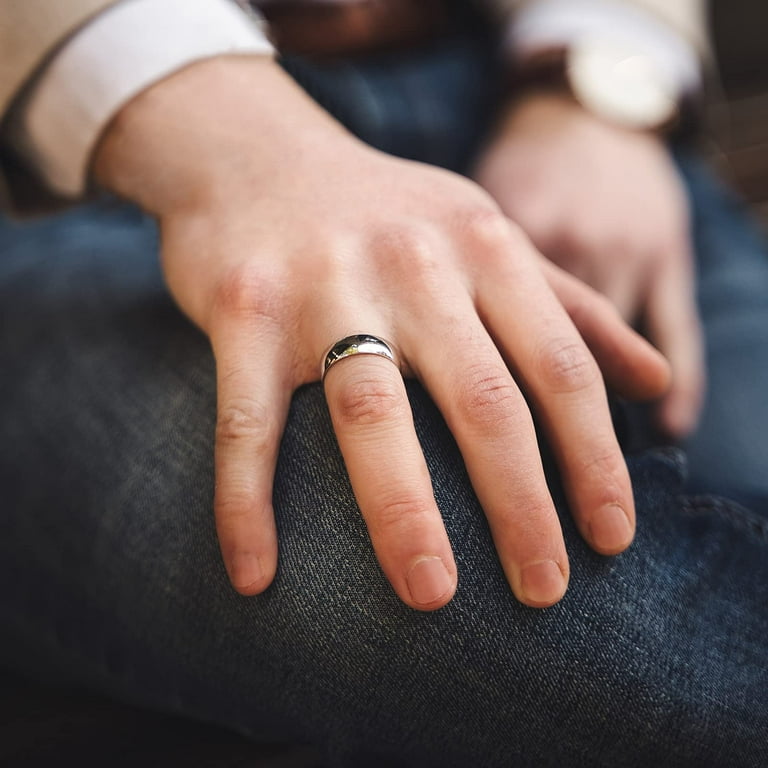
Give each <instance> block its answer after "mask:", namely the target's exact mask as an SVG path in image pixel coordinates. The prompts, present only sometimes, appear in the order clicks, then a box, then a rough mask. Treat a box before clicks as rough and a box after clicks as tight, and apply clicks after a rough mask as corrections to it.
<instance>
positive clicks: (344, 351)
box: [321, 333, 397, 379]
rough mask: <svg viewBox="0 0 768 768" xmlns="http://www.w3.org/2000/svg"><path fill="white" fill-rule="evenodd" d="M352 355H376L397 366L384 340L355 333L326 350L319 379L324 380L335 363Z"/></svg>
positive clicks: (390, 348) (390, 349)
mask: <svg viewBox="0 0 768 768" xmlns="http://www.w3.org/2000/svg"><path fill="white" fill-rule="evenodd" d="M352 355H378V356H379V357H386V358H387V360H389V361H390V362H392V363H394V364H395V365H397V359H396V358H395V353H394V352H393V351H392V347H391V346H390V345H389V344H388V343H387V342H386V341H384V339H380V338H379V337H378V336H373V335H372V334H370V333H356V334H354V335H353V336H345V337H344V338H343V339H341V340H340V341H337V342H336V343H335V344H334V345H333V346H332V347H331V348H330V349H329V350H328V352H327V353H326V355H325V357H324V358H323V366H322V367H323V370H322V372H321V379H325V376H326V374H327V373H328V371H329V370H330V369H331V368H332V367H333V366H334V365H336V363H338V362H339V361H341V360H344V358H346V357H352Z"/></svg>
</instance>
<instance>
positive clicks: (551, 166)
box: [475, 93, 704, 436]
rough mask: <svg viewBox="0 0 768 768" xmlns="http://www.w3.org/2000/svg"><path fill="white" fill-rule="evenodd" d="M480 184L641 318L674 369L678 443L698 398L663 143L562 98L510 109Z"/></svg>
mask: <svg viewBox="0 0 768 768" xmlns="http://www.w3.org/2000/svg"><path fill="white" fill-rule="evenodd" d="M475 178H476V179H477V181H478V182H479V183H480V184H481V185H482V186H483V187H484V188H485V189H486V190H488V191H489V192H490V193H491V195H492V196H493V197H494V198H495V199H496V201H497V202H498V204H499V205H500V207H501V209H502V210H503V211H504V213H506V214H507V215H508V216H509V217H510V218H511V219H513V220H514V221H515V222H517V223H518V224H520V226H521V227H522V229H523V230H524V231H525V232H526V234H527V235H528V236H529V237H530V238H531V239H532V241H533V243H534V245H536V247H537V248H539V249H540V250H541V251H542V252H543V253H544V255H545V256H547V257H548V258H550V259H551V260H552V261H553V262H555V263H556V264H559V265H560V266H561V267H563V268H564V269H566V270H567V271H569V272H570V273H572V274H574V275H576V276H577V277H579V278H581V279H582V280H584V281H585V282H587V283H588V284H589V285H591V286H592V287H593V288H595V289H597V290H598V291H600V292H601V293H603V294H604V295H605V296H607V297H608V298H609V299H610V300H611V301H612V302H613V303H614V304H615V305H616V307H617V308H618V309H619V311H620V312H621V314H622V316H623V317H624V318H625V319H627V320H628V321H630V322H634V321H641V322H642V323H643V325H644V327H645V329H646V331H647V333H648V335H649V337H650V339H651V340H652V341H653V342H654V343H655V344H656V345H657V346H658V348H659V349H660V350H661V352H662V353H663V354H664V355H665V356H666V357H667V359H668V360H669V362H670V365H671V367H672V384H671V387H670V389H669V392H668V393H667V394H666V396H665V397H664V399H663V400H662V401H661V403H660V409H659V423H660V426H661V427H662V428H663V429H665V430H666V431H667V432H669V433H670V434H671V435H672V436H684V435H685V434H686V433H688V432H689V431H691V430H692V429H693V427H694V426H695V424H696V420H697V418H698V414H699V411H700V408H701V403H702V399H703V390H704V365H703V352H702V338H701V337H702V334H701V328H700V322H699V316H698V311H697V308H696V302H695V295H694V278H693V268H692V258H691V243H690V235H689V223H688V208H687V201H686V197H685V194H684V191H683V189H682V185H681V182H680V180H679V177H678V175H677V173H676V172H675V169H674V168H673V166H672V163H671V161H670V159H669V155H668V154H667V152H666V150H665V148H664V146H663V145H662V143H661V142H660V141H659V140H658V139H657V138H656V137H654V136H651V135H647V134H643V133H638V132H634V131H629V130H626V129H623V128H619V127H616V126H613V125H609V124H608V123H605V122H603V121H601V120H599V119H598V118H597V117H594V116H592V115H591V114H589V113H588V112H586V111H585V110H583V109H582V108H581V107H580V106H579V105H578V104H577V103H576V102H574V101H573V100H572V99H570V97H568V96H566V95H564V94H563V95H560V94H554V93H539V94H531V95H529V96H527V97H525V98H524V99H522V100H521V101H519V102H517V103H516V104H514V105H512V106H511V107H510V109H509V111H508V112H507V114H506V115H505V116H504V118H503V119H502V121H501V124H500V128H499V131H498V133H497V135H496V137H495V139H494V140H493V141H492V142H491V144H490V145H489V147H488V149H487V151H486V152H485V153H484V155H483V156H482V158H481V160H480V163H479V165H478V167H477V171H476V174H475Z"/></svg>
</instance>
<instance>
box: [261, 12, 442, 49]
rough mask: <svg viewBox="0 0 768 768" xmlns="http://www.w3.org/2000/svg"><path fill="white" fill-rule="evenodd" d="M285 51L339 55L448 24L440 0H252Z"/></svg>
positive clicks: (414, 38)
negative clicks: (334, 0)
mask: <svg viewBox="0 0 768 768" xmlns="http://www.w3.org/2000/svg"><path fill="white" fill-rule="evenodd" d="M252 5H253V6H254V7H256V8H258V10H259V11H260V12H261V13H262V14H263V15H264V17H265V18H266V19H267V21H268V22H269V25H270V33H271V37H272V39H273V41H274V43H275V44H276V46H277V48H278V49H279V50H280V51H282V52H285V53H300V54H305V55H310V56H344V55H349V54H354V53H362V52H370V51H375V50H380V49H382V48H392V47H397V46H401V45H409V44H412V43H417V42H419V41H422V40H424V39H427V38H429V37H433V36H436V35H437V34H439V33H440V32H441V31H442V30H444V29H445V27H446V25H447V20H448V18H449V14H448V13H447V8H446V3H445V0H353V1H352V2H333V1H332V0H318V1H317V2H313V0H278V2H275V0H252Z"/></svg>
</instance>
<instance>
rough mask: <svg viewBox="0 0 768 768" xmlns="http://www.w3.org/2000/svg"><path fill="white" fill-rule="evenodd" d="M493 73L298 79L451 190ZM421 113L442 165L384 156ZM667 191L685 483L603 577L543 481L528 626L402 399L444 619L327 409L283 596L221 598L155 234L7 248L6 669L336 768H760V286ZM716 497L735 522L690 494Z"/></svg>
mask: <svg viewBox="0 0 768 768" xmlns="http://www.w3.org/2000/svg"><path fill="white" fill-rule="evenodd" d="M482 49H483V47H482V46H480V47H479V48H478V47H477V46H474V45H468V46H467V47H466V49H461V48H460V47H458V46H457V47H454V48H451V47H450V46H443V47H440V46H437V47H436V48H434V49H432V50H431V51H429V50H428V51H427V52H425V53H424V54H423V56H424V60H423V62H422V63H419V62H420V61H421V58H420V57H419V56H417V57H416V61H415V62H411V63H410V64H409V65H408V66H407V67H405V69H404V70H403V71H402V72H401V71H400V70H399V69H398V68H397V67H395V65H394V64H393V65H392V67H387V66H385V64H386V61H384V60H375V61H372V62H365V63H362V64H359V65H357V66H355V67H352V66H351V65H338V67H334V68H332V69H333V72H334V74H329V73H328V71H320V70H317V69H315V70H310V69H308V68H306V67H304V70H305V73H306V72H314V75H313V77H315V78H316V81H322V86H319V88H320V90H321V91H322V93H321V94H320V95H319V98H320V100H321V101H323V100H324V98H325V97H326V96H327V94H330V93H334V92H335V93H336V94H337V97H338V99H339V100H340V102H344V104H343V106H340V107H339V109H338V111H339V112H340V113H343V110H344V109H347V110H351V109H352V108H353V106H354V104H353V102H354V99H351V102H350V101H346V102H345V101H344V99H345V98H346V97H347V96H349V91H347V90H345V86H346V83H347V81H348V79H349V78H352V79H355V80H357V81H358V83H362V84H364V86H360V87H364V88H365V89H367V90H368V91H369V93H370V98H369V101H368V102H367V103H368V107H367V111H366V112H365V113H362V114H358V117H357V119H358V121H359V122H358V125H365V124H367V123H366V121H368V122H370V113H371V112H375V113H378V114H379V116H380V117H379V118H377V122H376V125H377V126H378V128H377V131H378V133H377V134H376V136H375V137H373V139H374V140H375V142H376V143H377V144H378V145H383V146H385V148H388V149H389V150H390V151H399V149H400V148H401V145H405V146H407V147H410V148H411V149H412V148H413V147H415V146H419V144H418V142H421V146H425V147H430V148H431V150H432V151H434V154H433V155H431V156H430V157H428V158H427V159H428V160H430V161H431V162H441V163H443V164H445V165H449V166H456V165H457V164H462V163H465V162H466V159H467V158H468V157H470V156H471V151H472V147H473V146H474V144H475V142H476V140H477V138H479V136H480V135H481V133H482V122H483V120H484V115H483V114H482V109H481V108H480V107H478V110H477V112H476V113H473V112H471V111H470V110H464V109H462V108H461V105H462V104H464V103H465V102H464V101H462V99H463V98H465V97H467V96H468V94H467V93H466V92H465V88H464V86H459V85H456V84H455V83H453V82H452V79H451V77H449V76H448V75H447V74H446V73H451V72H454V73H455V72H459V73H461V72H465V71H471V69H469V68H470V67H484V66H485V64H484V63H483V62H485V61H488V58H489V57H487V56H485V55H484V54H483V55H480V54H482ZM462 50H464V53H461V51H462ZM441 61H442V64H441ZM462 61H464V64H462ZM424 62H428V63H429V65H428V66H427V64H426V63H424ZM302 66H303V65H301V64H297V63H294V68H301V67H302ZM465 67H466V68H465ZM339 72H345V73H346V74H339ZM400 77H405V78H406V79H408V78H410V79H408V82H409V83H413V84H414V85H413V87H411V86H410V85H409V86H408V87H407V88H406V87H404V88H399V87H397V83H398V82H399V80H398V78H400ZM473 77H474V76H473ZM300 79H301V78H300ZM457 79H458V81H461V77H460V76H457ZM419 81H421V85H420V86H419V87H418V88H417V87H416V85H415V84H416V83H418V82H419ZM472 81H473V78H467V81H466V88H468V89H470V90H471V87H470V86H471V83H472ZM486 85H488V86H489V87H490V84H488V83H486ZM475 87H476V89H477V91H478V93H476V94H475V98H477V99H479V101H478V102H477V103H478V104H480V103H482V104H488V105H489V104H490V99H486V97H484V96H482V94H480V93H479V91H481V90H483V89H482V88H479V87H477V86H475ZM323 89H325V90H323ZM486 90H487V89H486ZM404 93H407V94H410V96H409V99H408V100H407V101H405V102H404V103H402V102H401V101H398V102H397V103H396V104H395V105H392V104H391V103H390V102H391V99H390V96H388V94H397V97H396V98H397V99H403V94H404ZM424 93H428V94H430V96H431V98H432V99H433V101H434V103H435V104H440V105H442V106H441V107H440V108H439V114H440V118H439V120H427V121H426V125H427V126H429V125H433V124H437V123H439V124H440V128H439V130H440V133H441V135H444V136H450V135H451V134H452V133H453V134H455V143H451V142H446V147H447V149H446V153H445V154H443V155H442V156H440V157H438V156H437V155H439V154H440V153H439V152H438V151H437V150H438V147H439V145H440V141H439V140H437V139H436V140H435V142H434V143H432V142H430V141H429V135H430V134H429V130H430V129H429V127H427V128H426V129H425V128H424V125H425V123H424V122H423V121H419V120H416V119H414V120H411V129H410V130H411V133H412V135H411V136H409V135H408V133H407V132H402V130H401V129H398V130H401V133H399V134H398V136H397V137H393V135H392V132H391V131H390V130H389V129H388V128H387V125H388V123H387V121H386V120H385V119H384V118H382V117H381V116H382V115H388V114H390V113H392V114H394V115H395V117H396V122H397V124H398V125H401V126H402V125H405V124H407V123H408V121H407V120H405V119H404V117H403V115H409V114H410V115H411V116H416V115H419V114H422V113H421V112H420V111H419V110H422V109H424V104H423V102H422V94H424ZM392 98H395V97H394V96H393V97H392ZM435 109H437V107H436V108H435ZM393 119H395V118H393ZM444 121H450V122H448V123H447V124H446V123H445V122H444ZM349 122H350V123H351V122H353V121H352V119H351V118H350V120H349ZM360 130H361V132H362V129H360ZM456 147H460V149H456ZM403 153H404V154H406V152H405V150H403ZM448 155H450V156H448ZM680 162H681V167H682V169H683V174H684V177H685V178H686V180H687V182H688V183H689V186H690V190H691V198H692V200H693V202H694V205H695V211H696V215H695V218H694V223H695V236H696V243H697V258H698V264H699V271H700V282H701V306H702V310H703V312H704V317H705V322H706V324H707V329H708V331H710V333H711V340H710V346H709V354H710V358H709V364H710V369H711V370H710V376H711V378H712V382H713V383H712V387H711V390H710V397H709V400H708V403H707V410H706V413H705V418H704V422H703V426H702V429H701V430H700V432H699V434H698V435H697V436H696V438H695V439H693V440H692V441H691V444H690V445H689V446H688V449H689V451H690V454H691V456H692V464H691V472H690V475H689V476H688V479H687V480H686V473H685V460H684V458H683V454H682V453H681V452H680V451H678V450H677V449H672V448H661V449H655V450H650V451H645V452H643V453H640V454H637V455H630V456H629V457H628V462H629V466H630V471H631V474H632V478H633V484H634V489H635V494H636V500H637V508H638V533H637V538H636V541H635V543H634V544H633V545H632V547H631V548H630V549H629V550H628V551H627V552H626V553H624V554H622V555H621V556H619V557H615V558H605V557H601V556H599V555H597V554H595V553H594V552H592V551H591V550H590V549H589V548H588V547H587V546H586V545H585V544H584V542H583V541H582V540H581V538H580V537H579V535H578V533H577V531H576V529H575V526H574V525H573V523H572V521H571V518H570V515H569V513H568V511H567V509H566V505H565V504H564V502H563V498H562V493H561V491H560V489H559V486H558V481H557V474H556V472H555V471H554V470H553V469H552V465H551V462H550V461H547V466H548V472H549V479H550V482H551V486H552V489H553V493H554V495H555V498H556V500H557V504H558V509H559V512H560V516H561V521H562V525H563V528H564V531H565V537H566V543H567V546H568V551H569V555H570V557H571V564H572V577H571V585H570V588H569V591H568V593H567V595H566V596H565V598H564V599H563V601H562V602H561V603H559V604H558V605H556V606H554V607H552V608H549V609H547V610H543V611H542V610H535V609H531V608H526V607H524V606H522V605H520V604H519V603H517V602H516V600H515V599H514V597H513V595H512V593H511V591H510V590H509V587H508V585H507V583H506V581H505V579H504V576H503V573H502V570H501V567H500V564H499V562H498V559H497V557H496V554H495V550H494V548H493V545H492V541H491V538H490V534H489V530H488V526H487V524H486V522H485V519H484V517H483V514H482V511H481V509H480V508H479V505H478V503H477V501H476V499H475V497H474V494H473V493H472V490H471V487H470V485H469V482H468V479H467V475H466V472H465V470H464V467H463V464H462V461H461V457H460V455H459V452H458V450H457V448H456V446H455V444H454V442H453V440H452V438H451V436H450V434H449V432H448V430H447V428H446V426H445V424H444V423H443V421H442V419H441V417H440V415H439V413H438V412H437V411H436V409H435V407H434V405H433V404H432V403H431V402H430V400H429V398H428V397H427V396H426V394H425V393H424V391H423V390H422V389H421V387H420V386H419V385H418V384H417V383H415V382H409V383H408V392H409V396H410V399H411V403H412V407H413V411H414V418H415V423H416V428H417V431H418V434H419V437H420V439H421V441H422V444H423V446H424V450H425V454H426V457H427V462H428V465H429V468H430V471H431V474H432V478H433V482H434V487H435V492H436V496H437V500H438V503H439V506H440V509H441V512H442V514H443V518H444V521H445V525H446V527H447V529H448V533H449V536H450V538H451V542H452V544H453V547H454V551H455V552H456V560H457V565H458V569H459V587H458V591H457V594H456V597H455V598H454V600H453V601H452V602H451V603H450V604H449V605H448V606H447V607H445V608H443V609H441V610H440V611H438V612H436V613H432V614H424V613H419V612H416V611H413V610H411V609H409V608H407V607H406V606H404V605H403V604H401V603H400V602H399V601H398V599H397V598H396V596H395V595H394V593H393V592H392V590H391V588H390V587H389V585H388V583H387V582H386V581H385V579H384V577H383V575H382V574H381V572H380V570H379V568H378V565H377V564H376V561H375V558H374V555H373V552H372V550H371V547H370V544H369V541H368V536H367V533H366V531H365V526H364V524H363V522H362V520H361V519H360V515H359V513H358V511H357V508H356V505H355V502H354V498H353V496H352V493H351V489H350V487H349V484H348V481H347V478H346V473H345V470H344V466H343V462H342V460H341V457H340V454H339V451H338V447H337V445H336V442H335V438H334V436H333V432H332V429H331V424H330V420H329V417H328V413H327V409H326V406H325V403H324V399H323V395H322V390H321V388H320V387H319V385H310V386H307V387H304V388H302V389H301V390H299V391H298V392H297V393H296V395H295V397H294V399H293V403H292V409H291V414H290V418H289V420H288V425H287V430H286V434H285V437H284V440H283V443H282V446H281V453H280V460H279V464H278V469H277V478H276V486H275V512H276V516H277V524H278V533H279V539H280V546H281V549H280V553H281V555H280V563H279V568H278V574H277V578H276V580H275V583H274V584H273V586H272V587H271V588H270V589H269V590H268V591H267V592H266V593H264V594H263V595H261V596H258V597H254V598H244V597H241V596H239V595H237V594H236V593H235V592H234V591H233V590H232V589H231V587H230V586H229V584H228V581H227V578H226V574H225V571H224V567H223V564H222V562H221V558H220V555H219V551H218V545H217V542H216V537H215V530H214V523H213V516H212V509H211V499H212V495H213V461H212V446H213V430H214V416H215V413H214V412H215V377H214V367H213V360H212V356H211V353H210V349H209V346H208V343H207V341H206V339H205V338H204V337H203V336H202V335H201V334H200V333H199V332H198V331H197V330H195V329H194V328H193V327H192V326H191V325H190V324H189V323H188V322H187V321H186V320H185V319H184V318H183V317H182V316H181V314H180V313H179V312H178V311H177V310H176V309H175V307H174V306H173V304H172V302H171V300H170V299H169V297H168V296H167V293H166V291H165V289H164V286H163V282H162V277H161V274H160V271H159V266H158V263H157V256H156V253H157V247H158V243H157V232H156V228H155V226H154V223H153V222H152V221H151V220H149V219H148V218H146V217H145V216H143V215H142V214H141V213H139V212H138V211H137V210H136V209H134V208H132V207H130V206H128V205H124V204H120V203H117V202H115V201H112V200H109V199H105V200H101V201H98V202H95V203H93V204H90V205H87V206H82V207H80V208H78V209H75V210H72V211H70V212H67V213H65V214H61V215H59V216H56V217H50V218H47V219H44V220H40V221H36V222H30V223H23V224H21V223H12V222H9V221H6V220H2V221H0V413H1V414H2V415H1V416H0V419H1V421H0V425H1V426H0V483H1V487H2V488H3V499H4V502H3V511H2V514H0V584H2V587H3V595H4V596H3V600H2V603H1V604H0V605H2V608H1V616H2V623H1V625H0V653H2V660H3V662H4V663H5V664H7V665H10V666H13V667H15V668H16V669H19V670H21V671H24V672H25V673H27V674H30V675H34V676H36V677H44V678H47V679H53V680H58V681H62V682H74V683H78V684H81V685H88V686H91V687H93V688H95V689H97V690H101V691H104V692H107V693H109V694H110V695H113V696H116V697H119V698H121V699H123V700H126V701H130V702H133V703H136V704H139V705H140V706H144V707H151V708H155V709H159V710H164V711H169V712H175V713H180V714H183V715H186V716H189V717H193V718H199V719H203V720H209V721H213V722H217V723H221V724H224V725H226V726H228V727H230V728H233V729H236V730H238V731H241V732H243V733H246V734H248V735H250V736H252V737H253V738H256V739H259V738H265V739H268V740H270V741H274V740H275V739H284V740H287V741H293V742H297V743H298V742H301V743H309V744H313V745H315V746H316V747H317V749H318V751H319V755H320V757H319V759H320V760H321V761H322V764H323V765H327V766H332V767H334V768H336V767H338V768H346V767H347V766H374V765H386V766H409V765H420V766H462V767H465V766H483V767H484V768H486V767H487V768H495V767H496V766H499V767H500V766H569V767H573V768H580V767H581V766H584V767H585V768H586V766H590V767H592V766H611V767H612V768H625V767H626V768H630V767H631V766H638V767H640V766H642V767H643V768H645V767H646V766H648V765H655V766H675V767H678V768H685V767H686V766H691V768H692V767H693V766H696V767H697V768H699V767H700V766H729V767H733V766H735V767H739V766H744V767H745V768H746V767H747V766H749V767H750V768H759V767H761V766H765V765H767V764H768V600H766V597H768V592H767V589H768V587H767V585H768V518H766V506H765V505H764V504H762V505H761V502H760V500H764V499H766V498H768V493H767V492H766V487H768V477H767V476H768V473H767V472H765V470H764V463H765V458H766V456H767V455H768V451H767V450H766V435H765V426H766V425H768V414H766V405H765V403H764V402H763V401H764V399H765V397H764V393H765V391H766V387H765V386H764V385H762V384H761V383H760V382H763V381H765V377H766V372H767V371H768V344H767V343H765V334H766V332H768V330H767V329H768V291H766V290H765V285H766V280H768V261H767V260H766V257H765V255H764V251H763V249H762V245H761V243H760V242H759V240H758V238H757V237H756V235H755V234H754V232H753V231H752V230H750V229H749V224H748V223H747V221H746V219H745V218H744V216H743V213H742V212H741V211H740V210H739V208H738V206H737V204H736V203H735V202H734V201H733V200H732V199H731V198H730V197H729V196H728V195H727V194H726V193H724V192H723V191H722V189H721V188H720V186H719V185H718V184H717V183H716V182H715V181H714V180H713V179H712V178H711V176H710V175H709V173H708V172H707V171H706V170H705V169H704V168H703V166H702V165H701V164H700V163H699V162H698V161H697V160H695V159H692V158H691V157H689V156H681V157H680ZM742 342H743V343H742ZM718 366H722V367H723V368H724V370H719V369H718ZM742 413H743V418H742V416H741V414H742ZM742 428H743V429H744V430H745V431H744V432H740V431H739V430H741V429H742ZM740 436H741V437H740ZM732 465H734V466H732ZM736 473H738V474H736ZM731 484H732V485H733V490H734V491H735V492H743V493H744V498H742V500H743V501H745V502H750V503H751V502H752V501H754V503H753V504H752V508H751V510H749V509H747V508H746V506H740V505H739V504H737V503H734V502H727V501H724V500H721V499H718V498H716V497H714V496H709V495H699V496H693V495H690V494H691V493H699V492H707V493H708V492H710V491H721V490H723V489H727V490H730V489H731ZM747 497H748V498H747Z"/></svg>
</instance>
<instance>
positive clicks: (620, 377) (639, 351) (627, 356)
mask: <svg viewBox="0 0 768 768" xmlns="http://www.w3.org/2000/svg"><path fill="white" fill-rule="evenodd" d="M545 273H546V275H547V280H548V281H549V284H550V286H551V287H552V290H553V291H554V292H555V294H556V295H557V297H558V299H559V300H560V302H561V304H562V305H563V307H564V308H565V310H566V312H568V314H569V315H570V317H571V320H572V321H573V323H574V325H575V326H576V328H577V329H578V331H579V333H580V334H581V336H582V338H583V339H584V341H585V342H586V344H587V346H588V347H589V349H590V351H591V352H592V354H593V355H594V357H595V360H596V361H597V363H598V365H599V366H600V370H601V371H602V373H603V376H604V378H605V380H606V382H607V383H608V384H609V385H610V386H611V387H613V389H615V390H616V391H617V392H618V393H619V394H621V395H624V396H625V397H628V398H630V399H633V400H652V399H655V398H658V397H660V396H661V395H663V394H664V393H665V392H666V391H667V389H668V388H669V382H670V369H669V365H668V363H667V361H666V360H665V359H664V357H663V356H662V355H661V354H660V353H659V352H658V351H657V350H656V349H654V347H653V346H652V345H651V344H649V343H648V342H647V341H646V340H645V339H644V338H643V337H642V336H640V334H638V333H636V332H635V331H633V330H632V329H631V328H630V327H629V326H628V325H627V324H626V323H625V322H624V321H623V320H622V319H621V316H620V315H619V313H618V311H617V310H616V308H615V307H614V306H613V305H612V304H611V302H610V301H608V300H607V299H606V298H605V297H603V296H601V295H600V294H598V293H597V292H596V291H594V290H593V289H592V288H590V287H589V286H587V285H586V284H584V283H582V282H581V281H580V280H578V279H577V278H575V277H572V276H571V275H569V274H568V273H566V272H564V271H563V270H561V269H559V268H558V267H556V266H555V265H553V264H547V265H546V266H545Z"/></svg>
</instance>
